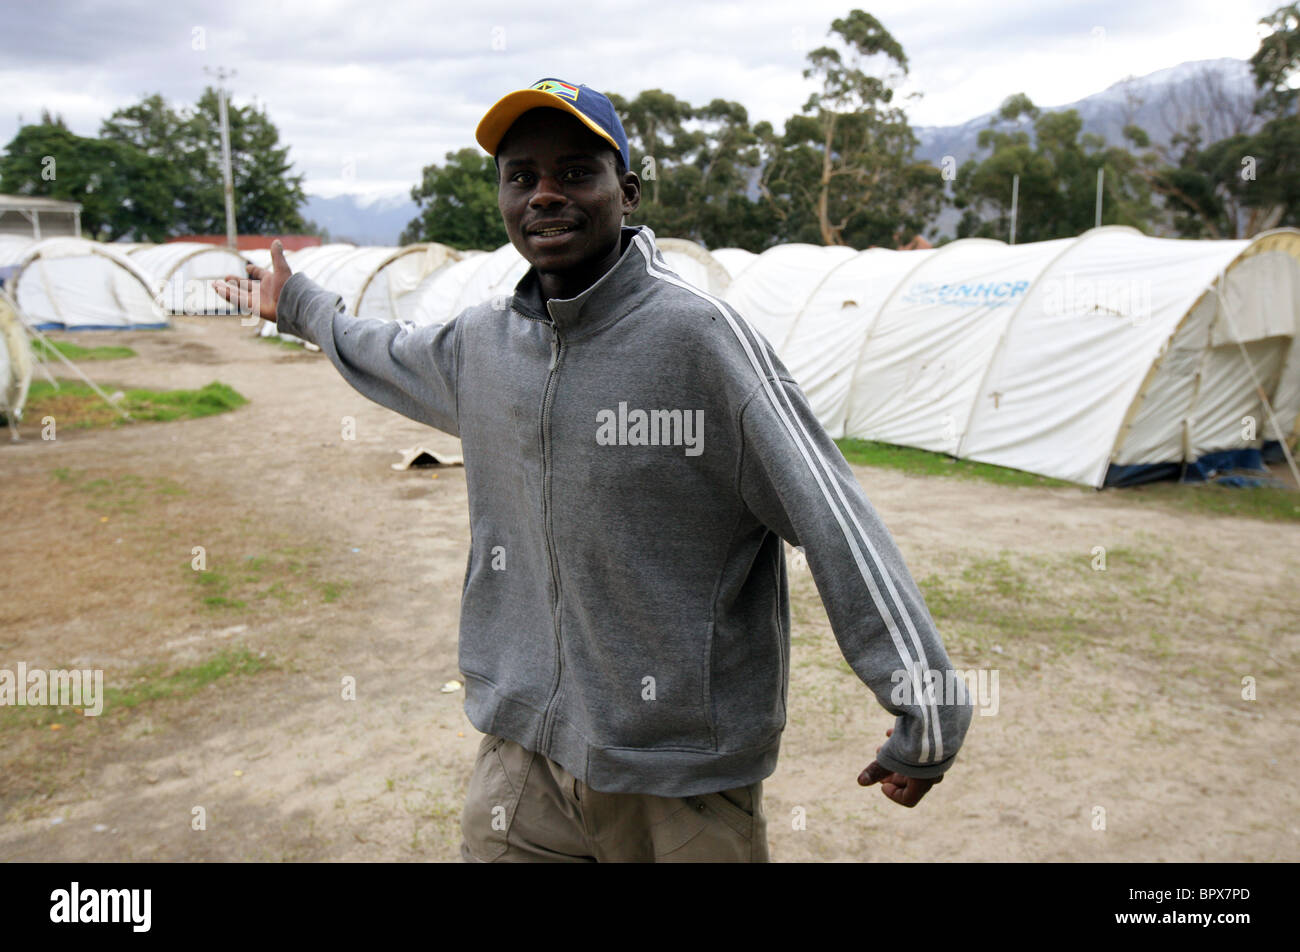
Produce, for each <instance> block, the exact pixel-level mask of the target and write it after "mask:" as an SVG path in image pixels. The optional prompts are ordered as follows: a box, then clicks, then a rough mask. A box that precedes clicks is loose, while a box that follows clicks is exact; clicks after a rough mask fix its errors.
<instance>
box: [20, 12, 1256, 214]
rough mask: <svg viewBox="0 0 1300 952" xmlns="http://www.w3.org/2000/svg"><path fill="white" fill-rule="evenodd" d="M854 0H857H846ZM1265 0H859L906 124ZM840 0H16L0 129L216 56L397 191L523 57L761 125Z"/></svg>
mask: <svg viewBox="0 0 1300 952" xmlns="http://www.w3.org/2000/svg"><path fill="white" fill-rule="evenodd" d="M863 6H867V5H865V4H863ZM1275 6H1276V0H1242V2H1237V3H1233V4H1222V3H1220V2H1212V0H1151V2H1144V3H1140V4H1139V3H1133V2H1131V0H1100V2H1096V3H1090V4H1071V5H1065V6H1060V5H1047V4H1041V3H1038V2H1033V0H1003V2H1001V3H998V4H989V3H987V2H983V0H980V2H966V3H958V2H954V0H944V2H942V3H931V4H924V5H918V4H915V3H912V2H907V0H888V2H882V3H872V4H870V5H869V8H870V10H871V11H872V12H873V13H874V14H875V15H876V16H877V17H878V18H879V19H880V20H881V21H882V22H883V23H884V25H885V26H886V28H887V29H889V30H890V31H891V32H892V33H893V34H894V35H895V37H896V38H897V39H898V40H899V41H900V42H901V43H902V45H903V47H904V50H905V51H906V53H907V55H908V58H909V61H910V67H911V72H910V76H909V77H908V80H907V83H906V85H905V87H904V88H905V90H907V91H917V92H921V93H923V94H924V95H923V97H922V98H921V99H920V100H919V101H915V102H910V103H909V105H908V107H907V108H908V110H909V114H910V116H911V118H912V121H913V123H914V124H917V125H940V124H955V123H959V122H963V121H965V120H968V119H971V118H973V117H975V116H977V115H979V114H981V113H984V112H987V111H990V110H992V109H994V108H996V107H997V105H998V104H999V103H1000V102H1001V101H1002V100H1003V99H1004V98H1005V97H1006V96H1008V95H1010V94H1011V93H1014V92H1021V91H1023V92H1026V93H1028V94H1029V95H1030V97H1031V98H1032V99H1033V100H1034V101H1035V102H1037V103H1039V104H1040V105H1056V104H1061V103H1065V102H1072V101H1074V100H1077V99H1080V98H1082V97H1083V96H1086V95H1088V94H1090V93H1093V92H1098V91H1100V90H1101V89H1104V88H1105V87H1106V86H1109V85H1110V84H1111V83H1113V82H1116V81H1118V80H1119V79H1122V78H1123V77H1124V76H1126V75H1129V74H1138V75H1140V74H1144V73H1148V72H1151V71H1154V70H1156V69H1160V68H1163V67H1166V66H1172V65H1175V64H1176V63H1179V62H1183V61H1185V60H1189V59H1200V58H1215V57H1219V56H1236V57H1246V56H1249V55H1250V54H1251V53H1252V52H1253V51H1254V49H1255V47H1256V46H1257V45H1258V33H1257V29H1256V25H1255V24H1256V21H1257V20H1258V19H1259V17H1260V16H1263V15H1264V14H1266V13H1268V12H1270V11H1271V10H1272V9H1273V8H1274V7H1275ZM851 8H852V4H846V3H844V2H841V0H836V2H831V0H803V2H800V3H798V4H788V3H785V2H781V3H777V2H769V3H762V4H752V3H745V4H728V3H709V4H696V3H693V2H687V0H657V2H655V3H646V4H638V5H630V4H628V3H626V2H625V0H590V2H588V3H586V4H585V5H584V7H583V11H582V16H581V18H575V17H572V16H559V15H557V14H556V12H555V10H554V8H552V7H548V6H545V5H537V6H528V7H524V6H521V5H520V4H518V3H517V2H516V3H504V2H499V0H481V2H476V3H473V4H468V5H466V4H461V3H456V4H452V3H445V2H443V3H436V4H430V3H428V2H415V0H400V2H394V3H389V2H383V3H380V2H374V0H370V2H359V0H358V2H338V0H335V2H319V0H317V2H310V3H308V2H297V0H295V2H289V3H266V2H251V0H230V2H227V3H223V4H222V5H220V6H210V5H205V4H199V3H192V2H190V3H187V2H180V3H168V4H156V3H144V2H140V3H117V4H114V5H112V6H106V5H104V4H102V3H98V2H91V0H57V2H43V3H39V4H38V3H25V4H17V5H13V6H11V7H9V8H7V10H6V24H5V26H6V28H5V31H4V35H3V37H0V63H3V64H4V66H3V70H0V142H7V141H9V139H11V138H12V137H13V134H14V133H15V132H16V131H17V129H18V117H19V115H20V114H21V116H22V118H23V120H24V121H28V122H30V121H35V120H36V119H37V118H38V116H39V114H40V110H41V108H42V107H45V108H48V109H50V110H51V111H53V112H58V113H61V114H62V115H63V116H64V118H65V120H66V121H67V122H68V124H69V125H70V126H71V127H72V128H73V130H74V131H76V132H78V133H80V134H83V135H95V134H96V133H97V132H98V130H99V124H100V122H102V121H103V119H105V118H107V117H108V115H109V114H110V113H111V112H112V111H113V110H114V109H116V108H120V107H123V106H126V105H129V104H131V103H133V102H136V101H138V100H139V98H140V97H141V96H143V95H146V94H148V93H152V92H160V93H162V94H163V95H164V96H166V97H167V98H168V99H169V100H171V101H172V102H173V103H176V104H192V103H193V102H195V101H196V100H197V98H198V96H199V94H200V93H201V92H202V90H203V88H204V86H206V85H208V84H210V83H212V82H213V80H212V78H211V77H210V76H209V75H206V74H205V73H204V67H205V66H207V67H217V66H223V67H226V68H230V69H234V70H235V71H236V73H235V76H234V77H233V78H232V79H231V80H230V81H229V82H228V84H227V85H228V88H230V89H231V91H232V94H233V97H234V101H235V102H237V103H241V104H242V103H249V102H254V101H256V102H258V103H262V104H265V105H266V107H267V110H268V113H269V115H270V117H271V119H272V121H274V122H275V123H276V125H277V126H278V127H279V129H280V133H281V138H282V141H284V142H286V143H288V144H289V145H290V157H291V159H293V161H294V162H295V163H296V168H297V169H298V170H299V171H302V172H303V173H305V175H306V177H307V184H308V186H309V188H313V187H319V188H320V189H322V190H330V191H336V190H340V189H343V190H347V189H350V190H354V191H357V192H359V193H368V194H374V193H376V192H378V191H383V190H385V189H388V190H391V191H394V192H398V191H406V190H407V189H409V188H410V186H411V185H413V184H415V183H416V182H417V181H418V179H419V176H420V170H421V169H422V168H423V167H424V166H425V165H427V164H429V163H431V162H441V161H442V160H443V156H444V155H445V153H447V152H449V151H453V150H455V149H459V148H464V147H466V146H471V145H473V144H474V142H473V130H474V126H475V125H476V124H477V122H478V119H479V118H480V117H481V116H482V114H483V112H484V111H486V109H487V108H488V107H489V106H490V105H491V104H492V102H493V101H495V100H496V98H498V97H499V96H501V95H503V94H504V93H506V92H508V91H509V90H510V89H513V88H517V87H519V86H521V85H527V84H529V83H531V82H533V81H534V80H536V79H538V78H541V77H542V76H558V77H560V78H564V79H569V80H571V81H576V82H584V83H588V84H590V85H593V86H596V87H597V88H601V89H605V90H607V91H616V92H619V93H621V94H623V95H625V96H634V95H636V93H638V92H639V91H641V90H643V89H652V88H660V89H664V90H667V91H669V92H672V93H673V94H675V95H677V96H678V97H680V98H683V99H686V100H688V101H690V102H692V103H696V104H700V103H705V102H708V101H710V100H712V99H714V98H719V97H721V98H724V99H729V100H735V101H739V102H741V103H743V104H744V105H745V106H746V108H747V109H748V111H749V114H750V118H751V120H754V121H757V120H761V119H766V120H769V121H771V122H773V123H774V124H775V125H776V126H777V127H778V128H779V127H780V126H781V124H782V123H783V122H784V120H785V119H786V118H787V117H788V116H790V115H792V114H793V113H795V112H796V111H798V110H799V108H800V107H801V106H802V105H803V103H804V102H805V101H806V100H807V98H808V95H809V93H810V92H811V91H812V86H811V84H810V82H809V81H807V80H805V79H804V78H803V77H802V75H801V71H802V69H803V67H804V65H805V59H804V57H805V55H806V53H807V51H808V50H809V49H811V48H813V47H815V46H817V45H821V44H822V43H824V42H826V33H827V30H828V28H829V25H830V23H831V21H832V20H833V19H834V18H836V17H839V16H844V15H846V14H847V12H848V10H849V9H851Z"/></svg>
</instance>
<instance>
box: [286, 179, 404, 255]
mask: <svg viewBox="0 0 1300 952" xmlns="http://www.w3.org/2000/svg"><path fill="white" fill-rule="evenodd" d="M299 211H301V212H302V216H303V217H304V218H306V219H308V220H310V221H313V222H315V223H316V224H317V225H319V226H321V227H322V228H324V229H326V230H327V231H328V232H329V237H330V240H331V241H350V242H352V243H353V244H357V245H396V244H397V243H398V237H399V236H400V235H401V233H402V229H404V228H405V227H406V226H407V225H408V224H410V221H411V219H413V218H415V217H416V216H417V215H418V214H419V208H418V207H417V206H416V204H415V202H413V201H411V196H410V192H404V193H400V194H378V195H375V194H340V195H334V196H332V197H325V196H323V195H308V196H307V201H306V202H304V203H303V205H302V207H301V208H300V209H299Z"/></svg>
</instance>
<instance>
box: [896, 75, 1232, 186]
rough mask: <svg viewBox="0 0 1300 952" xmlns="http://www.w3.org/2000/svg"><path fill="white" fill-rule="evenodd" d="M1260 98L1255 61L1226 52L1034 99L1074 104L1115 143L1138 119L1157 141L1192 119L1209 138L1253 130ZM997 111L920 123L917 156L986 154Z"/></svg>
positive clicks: (1086, 125) (937, 159) (1086, 126)
mask: <svg viewBox="0 0 1300 952" xmlns="http://www.w3.org/2000/svg"><path fill="white" fill-rule="evenodd" d="M1031 98H1032V97H1031ZM1254 101H1255V80H1254V77H1253V75H1252V74H1251V70H1250V64H1249V63H1247V62H1246V61H1245V60H1238V59H1228V58H1224V59H1213V60H1197V61H1194V62H1190V63H1180V64H1179V65H1177V66H1171V67H1169V68H1168V69H1162V70H1157V71H1156V72H1154V73H1149V74H1147V75H1146V76H1141V77H1134V78H1130V79H1126V80H1121V81H1120V82H1118V83H1115V84H1114V85H1112V86H1110V87H1109V88H1108V89H1106V90H1104V91H1102V92H1099V93H1094V94H1093V95H1091V96H1087V97H1085V98H1083V99H1080V100H1079V101H1078V102H1072V103H1067V104H1065V105H1064V106H1044V105H1043V104H1042V103H1034V105H1036V106H1038V108H1039V109H1040V110H1042V111H1043V112H1045V113H1046V112H1063V111H1064V110H1066V109H1073V110H1075V111H1077V112H1078V113H1079V116H1080V118H1081V119H1082V120H1083V131H1084V132H1092V133H1096V134H1097V135H1100V136H1103V137H1105V139H1106V141H1107V142H1110V143H1114V144H1121V143H1123V141H1124V140H1123V136H1122V131H1123V129H1124V126H1125V125H1127V124H1128V123H1130V122H1132V123H1136V124H1137V125H1139V126H1141V127H1142V128H1143V129H1145V130H1146V132H1147V134H1148V135H1149V136H1151V140H1152V142H1154V143H1156V144H1158V145H1168V144H1169V140H1170V138H1171V137H1172V136H1173V135H1174V133H1176V132H1178V131H1180V130H1182V129H1185V128H1186V127H1187V126H1188V125H1189V124H1190V123H1192V122H1198V123H1200V125H1201V128H1202V130H1203V135H1204V141H1206V142H1213V141H1215V140H1217V139H1222V138H1226V137H1227V136H1229V135H1232V134H1234V133H1236V132H1239V131H1251V130H1253V129H1254V128H1255V125H1256V124H1257V123H1258V119H1256V118H1255V117H1254V116H1252V115H1251V106H1252V105H1253V104H1254ZM996 115H997V111H996V110H994V111H992V112H986V113H984V114H983V115H982V116H976V117H975V118H974V119H971V120H968V121H967V122H963V123H962V124H961V125H956V126H917V127H915V128H914V129H913V131H914V132H915V133H916V136H917V138H918V139H920V140H921V144H920V146H919V147H918V148H917V150H916V157H917V158H918V159H926V160H928V161H930V162H933V163H934V164H935V165H938V164H940V163H941V162H942V161H943V157H944V156H946V155H951V156H953V157H954V158H956V160H957V165H958V166H959V167H960V165H961V164H962V163H963V162H965V161H966V160H967V159H970V158H979V157H980V156H981V155H986V154H987V153H981V150H980V148H979V145H978V142H977V140H978V138H979V134H980V132H981V131H982V130H984V129H987V128H988V125H989V121H990V120H991V119H993V118H994V117H995V116H996ZM1021 122H1022V123H1023V124H1024V125H1025V126H1026V128H1030V129H1031V134H1032V124H1031V123H1030V122H1029V121H1028V120H1026V119H1025V117H1023V116H1022V117H1021Z"/></svg>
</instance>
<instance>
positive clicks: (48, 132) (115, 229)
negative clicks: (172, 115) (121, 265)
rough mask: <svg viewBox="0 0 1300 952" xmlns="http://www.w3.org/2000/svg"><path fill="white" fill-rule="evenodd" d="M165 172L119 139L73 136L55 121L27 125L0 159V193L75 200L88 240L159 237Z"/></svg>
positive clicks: (164, 217)
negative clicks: (107, 139) (79, 207)
mask: <svg viewBox="0 0 1300 952" xmlns="http://www.w3.org/2000/svg"><path fill="white" fill-rule="evenodd" d="M45 117H46V118H48V113H47V114H45ZM167 171H168V170H167V166H166V163H165V162H164V161H163V160H161V159H158V158H156V157H153V156H148V155H145V154H144V153H142V152H141V151H140V150H139V149H136V148H135V147H133V146H130V145H127V144H125V143H121V142H115V141H106V140H102V139H89V138H85V137H83V136H78V135H74V134H73V133H71V132H69V131H68V130H67V127H66V126H63V125H61V124H59V123H57V122H54V123H45V124H42V125H29V126H23V128H21V129H20V130H18V134H17V135H15V136H14V138H13V140H12V141H11V142H10V143H9V144H8V146H6V149H5V154H4V156H2V157H0V192H8V193H11V194H16V195H41V196H45V197H48V198H55V199H61V200H63V201H72V202H79V203H81V206H82V209H81V229H82V234H84V235H85V236H87V237H89V238H95V239H98V240H100V241H115V240H117V239H118V238H129V239H131V240H135V241H162V240H164V239H165V238H166V236H167V230H168V229H167V223H168V219H169V214H170V209H169V202H170V196H169V195H168V193H167V190H166V187H165V185H164V184H163V183H165V181H166V178H167Z"/></svg>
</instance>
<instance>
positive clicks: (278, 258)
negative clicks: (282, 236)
mask: <svg viewBox="0 0 1300 952" xmlns="http://www.w3.org/2000/svg"><path fill="white" fill-rule="evenodd" d="M290 274H292V272H291V271H290V270H289V262H288V261H286V260H285V258H284V245H282V244H281V243H280V240H279V239H278V238H277V239H276V240H275V241H273V242H271V268H270V269H269V270H268V269H266V268H259V267H257V265H255V264H252V263H251V262H250V263H249V265H248V276H247V277H244V278H240V277H237V276H235V275H233V274H228V275H226V277H225V278H224V279H223V280H221V281H213V282H212V286H213V287H214V288H215V289H216V291H217V293H218V294H220V295H221V296H222V297H223V298H225V299H226V300H227V301H234V302H235V303H236V304H237V305H239V307H240V308H241V309H242V310H243V311H245V312H247V313H249V314H256V315H257V316H258V317H261V318H263V319H264V320H268V321H274V320H275V307H276V305H277V304H278V303H279V301H280V291H281V290H282V289H283V288H284V285H285V282H286V281H288V280H289V275H290Z"/></svg>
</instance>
